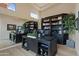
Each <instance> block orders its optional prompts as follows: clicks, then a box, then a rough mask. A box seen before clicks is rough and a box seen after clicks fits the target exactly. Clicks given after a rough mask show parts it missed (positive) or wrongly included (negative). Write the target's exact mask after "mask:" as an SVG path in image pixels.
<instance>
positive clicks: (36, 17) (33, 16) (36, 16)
mask: <svg viewBox="0 0 79 59" xmlns="http://www.w3.org/2000/svg"><path fill="white" fill-rule="evenodd" d="M30 16H31V17H32V18H35V19H38V15H37V14H36V13H33V12H31V14H30Z"/></svg>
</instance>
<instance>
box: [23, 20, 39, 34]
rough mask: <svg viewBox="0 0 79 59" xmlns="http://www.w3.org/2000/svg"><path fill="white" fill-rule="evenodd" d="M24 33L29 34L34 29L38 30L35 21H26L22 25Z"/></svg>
mask: <svg viewBox="0 0 79 59" xmlns="http://www.w3.org/2000/svg"><path fill="white" fill-rule="evenodd" d="M24 28H25V31H27V32H30V31H32V30H34V29H36V30H37V29H38V23H37V22H36V21H28V22H26V23H24Z"/></svg>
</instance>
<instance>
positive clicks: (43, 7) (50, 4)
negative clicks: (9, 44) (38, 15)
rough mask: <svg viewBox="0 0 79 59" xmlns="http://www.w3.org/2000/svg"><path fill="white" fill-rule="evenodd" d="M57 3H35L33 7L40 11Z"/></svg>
mask: <svg viewBox="0 0 79 59" xmlns="http://www.w3.org/2000/svg"><path fill="white" fill-rule="evenodd" d="M55 4H56V3H33V4H32V5H33V6H34V7H35V8H37V9H38V10H39V11H42V10H45V9H47V8H49V7H50V6H53V5H55Z"/></svg>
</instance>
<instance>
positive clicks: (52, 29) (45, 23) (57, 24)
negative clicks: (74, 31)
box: [41, 13, 68, 44]
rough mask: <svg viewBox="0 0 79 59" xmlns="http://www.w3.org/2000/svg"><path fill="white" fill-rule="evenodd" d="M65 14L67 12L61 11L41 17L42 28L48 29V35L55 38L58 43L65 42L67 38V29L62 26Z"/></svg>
mask: <svg viewBox="0 0 79 59" xmlns="http://www.w3.org/2000/svg"><path fill="white" fill-rule="evenodd" d="M67 15H68V14H67V13H62V14H58V15H53V16H49V17H45V18H42V22H41V25H42V26H41V27H42V29H43V30H45V31H49V33H50V36H52V37H53V38H55V39H56V40H57V43H58V44H66V40H67V39H68V33H67V32H66V30H67V29H65V28H64V26H65V25H64V21H65V20H64V16H67Z"/></svg>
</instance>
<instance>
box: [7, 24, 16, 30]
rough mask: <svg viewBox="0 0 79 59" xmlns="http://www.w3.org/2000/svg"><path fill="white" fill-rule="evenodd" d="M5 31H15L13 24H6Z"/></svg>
mask: <svg viewBox="0 0 79 59" xmlns="http://www.w3.org/2000/svg"><path fill="white" fill-rule="evenodd" d="M7 30H16V25H15V24H7Z"/></svg>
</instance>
